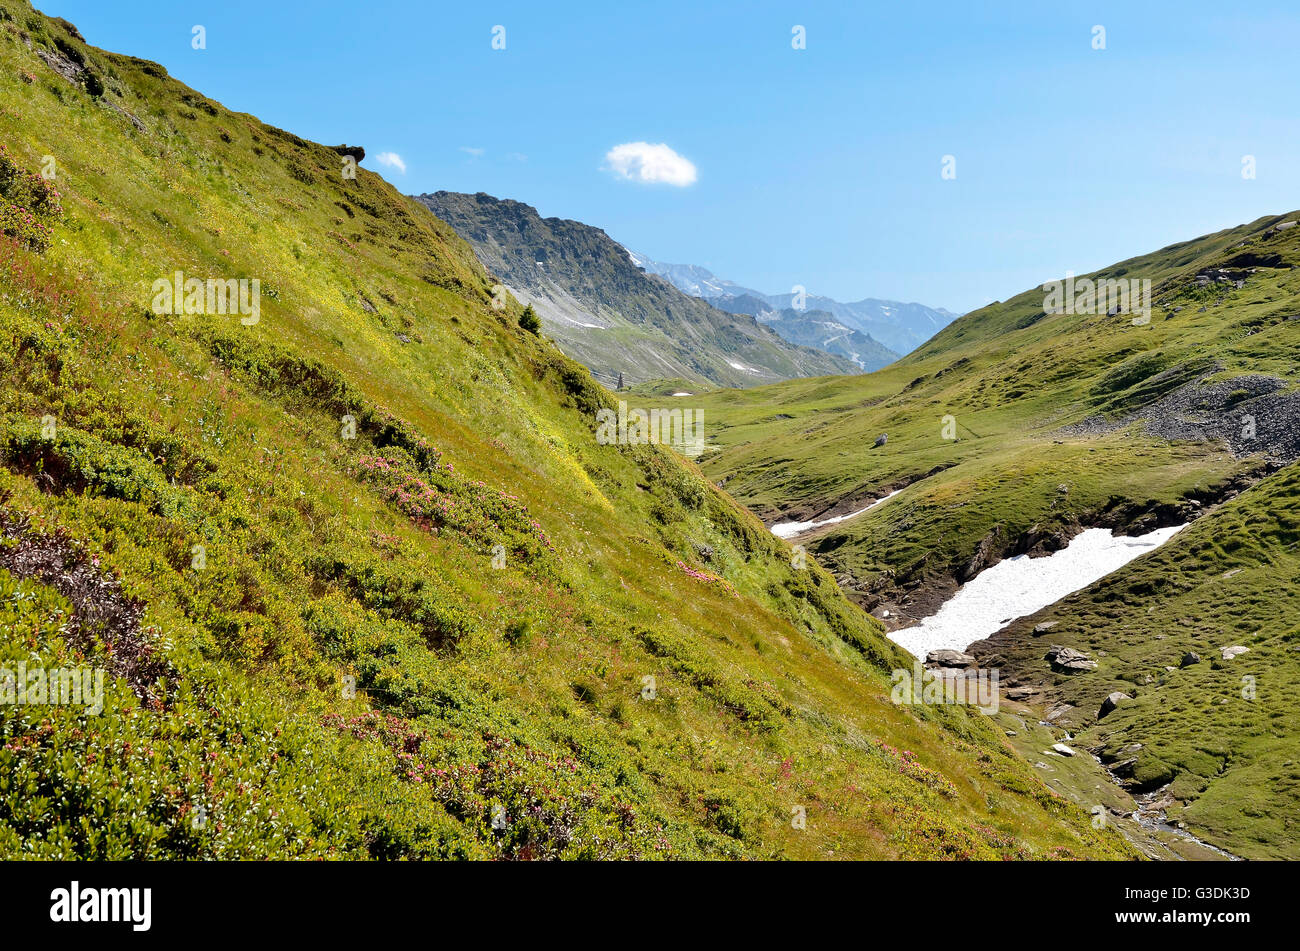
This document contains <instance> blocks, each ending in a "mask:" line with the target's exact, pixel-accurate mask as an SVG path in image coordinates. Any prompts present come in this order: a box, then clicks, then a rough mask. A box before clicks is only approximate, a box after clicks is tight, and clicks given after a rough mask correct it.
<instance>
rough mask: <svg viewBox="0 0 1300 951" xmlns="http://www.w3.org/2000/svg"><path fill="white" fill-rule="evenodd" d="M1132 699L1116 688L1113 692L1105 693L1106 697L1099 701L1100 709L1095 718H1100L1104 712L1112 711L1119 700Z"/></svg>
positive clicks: (1118, 703)
mask: <svg viewBox="0 0 1300 951" xmlns="http://www.w3.org/2000/svg"><path fill="white" fill-rule="evenodd" d="M1132 699H1133V698H1132V697H1130V696H1129V695H1128V694H1126V693H1121V692H1120V691H1118V690H1116V691H1114V692H1113V693H1109V694H1107V695H1106V699H1105V700H1103V701H1102V702H1101V709H1100V710H1098V711H1097V719H1098V720H1100V719H1101V718H1102V717H1104V716H1105V715H1106V714H1108V713H1110V712H1111V711H1113V710H1114V709H1115V708H1116V707H1118V706H1119V705H1120V702H1121V701H1123V700H1132Z"/></svg>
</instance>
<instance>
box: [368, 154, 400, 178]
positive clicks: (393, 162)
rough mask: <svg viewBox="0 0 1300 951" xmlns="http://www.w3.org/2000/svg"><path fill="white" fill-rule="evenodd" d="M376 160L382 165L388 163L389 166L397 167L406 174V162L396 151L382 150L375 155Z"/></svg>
mask: <svg viewBox="0 0 1300 951" xmlns="http://www.w3.org/2000/svg"><path fill="white" fill-rule="evenodd" d="M375 161H376V162H378V163H379V164H380V165H387V166H388V167H389V168H395V169H397V170H398V171H399V172H401V173H402V174H403V175H405V174H406V163H405V162H404V161H402V157H401V156H400V155H398V154H397V153H396V152H380V153H379V154H378V155H376V156H375Z"/></svg>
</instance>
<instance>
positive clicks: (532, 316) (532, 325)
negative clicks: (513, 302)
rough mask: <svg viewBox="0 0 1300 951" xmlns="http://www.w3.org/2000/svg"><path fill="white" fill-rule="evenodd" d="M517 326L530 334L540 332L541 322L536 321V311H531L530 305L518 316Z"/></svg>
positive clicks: (531, 306)
mask: <svg viewBox="0 0 1300 951" xmlns="http://www.w3.org/2000/svg"><path fill="white" fill-rule="evenodd" d="M519 326H520V327H523V328H524V330H527V331H528V332H529V333H532V334H535V333H540V332H541V329H542V322H541V321H540V320H538V319H537V311H535V310H533V305H532V304H529V305H528V306H527V307H525V308H524V312H523V313H522V314H520V315H519Z"/></svg>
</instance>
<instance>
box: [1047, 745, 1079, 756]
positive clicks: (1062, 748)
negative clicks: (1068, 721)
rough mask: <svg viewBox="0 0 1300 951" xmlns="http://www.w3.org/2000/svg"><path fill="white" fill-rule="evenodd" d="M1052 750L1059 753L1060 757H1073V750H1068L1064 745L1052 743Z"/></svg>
mask: <svg viewBox="0 0 1300 951" xmlns="http://www.w3.org/2000/svg"><path fill="white" fill-rule="evenodd" d="M1052 749H1054V750H1056V752H1058V753H1060V754H1061V755H1062V756H1073V755H1074V750H1072V749H1070V748H1069V747H1068V746H1066V745H1065V744H1064V743H1053V744H1052Z"/></svg>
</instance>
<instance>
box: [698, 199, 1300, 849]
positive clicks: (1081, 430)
mask: <svg viewBox="0 0 1300 951" xmlns="http://www.w3.org/2000/svg"><path fill="white" fill-rule="evenodd" d="M1297 217H1298V216H1297V215H1295V214H1290V215H1282V216H1278V217H1270V218H1264V219H1261V220H1259V221H1255V222H1252V223H1250V224H1248V225H1243V226H1241V227H1238V228H1233V229H1230V230H1227V231H1223V232H1220V233H1218V234H1213V235H1208V236H1206V237H1203V238H1199V239H1197V240H1195V241H1189V242H1186V243H1184V244H1180V245H1175V246H1172V247H1169V248H1165V249H1163V250H1161V251H1158V252H1156V253H1155V254H1151V255H1147V256H1145V257H1141V258H1135V259H1133V260H1130V261H1126V262H1123V263H1121V264H1118V265H1115V266H1114V267H1113V268H1110V269H1109V270H1108V271H1106V272H1101V273H1100V274H1096V275H1091V276H1090V277H1091V278H1092V279H1102V278H1115V279H1119V278H1123V279H1125V280H1127V279H1139V280H1142V279H1149V280H1150V281H1151V286H1152V292H1153V294H1152V296H1153V298H1154V300H1153V307H1152V311H1151V314H1150V321H1149V322H1142V320H1141V315H1135V314H1134V313H1131V312H1116V311H1115V310H1114V308H1113V307H1111V306H1104V305H1103V306H1102V307H1099V308H1097V313H1073V314H1071V313H1048V312H1047V310H1046V309H1045V292H1044V290H1043V289H1041V288H1036V289H1033V290H1031V291H1028V292H1026V293H1024V294H1021V295H1019V296H1018V297H1015V298H1013V299H1011V300H1010V301H1007V302H1005V303H997V304H993V305H990V306H989V307H986V308H984V309H983V310H980V311H977V312H975V313H972V314H969V315H967V316H966V317H963V318H960V319H958V320H957V321H955V322H954V323H953V324H952V325H951V326H949V327H947V328H945V329H944V330H943V331H941V332H940V333H939V334H938V335H936V336H935V337H934V339H933V340H931V341H930V342H929V343H927V344H926V345H924V346H922V347H921V348H920V349H919V350H918V351H917V352H915V353H914V354H912V355H910V356H908V357H906V358H905V359H903V360H902V361H900V362H899V363H897V364H895V365H893V366H891V367H888V368H886V369H885V370H882V371H880V372H878V373H874V374H870V375H868V376H864V377H856V378H848V379H825V380H811V381H794V382H789V383H785V384H780V385H777V386H773V387H763V388H760V389H758V390H754V391H746V392H735V391H726V392H718V393H713V394H708V395H705V396H703V397H701V398H700V400H699V401H700V402H701V403H702V405H703V406H704V407H705V412H706V414H707V413H710V412H711V413H712V418H713V419H714V420H715V421H716V422H717V423H718V426H719V427H720V430H719V431H718V433H717V441H718V443H719V444H720V447H721V448H720V451H718V452H716V453H713V454H711V455H710V456H708V457H706V458H705V459H703V460H701V461H702V465H703V467H704V471H705V472H706V473H707V474H708V475H709V476H710V477H711V478H713V479H715V480H718V481H721V482H724V483H725V485H726V488H727V490H728V492H730V493H732V494H733V495H734V496H735V497H737V498H738V499H740V500H742V501H744V502H746V503H747V504H749V505H750V506H751V507H753V508H754V509H755V510H756V511H758V512H759V513H760V514H761V515H762V516H763V517H764V518H765V519H767V520H768V521H769V522H770V521H777V520H780V521H789V520H795V519H798V520H810V519H819V518H825V517H826V516H829V515H837V514H843V513H848V512H852V511H856V510H858V509H861V508H862V507H864V506H865V505H866V504H867V503H868V502H869V501H870V500H873V499H878V498H880V497H882V496H884V495H886V494H887V493H889V492H891V491H894V490H898V489H901V490H902V491H901V492H899V494H898V495H897V497H895V498H892V499H890V500H889V501H888V502H887V503H885V504H882V505H880V506H879V507H877V508H874V509H872V511H870V512H868V513H866V514H864V515H862V516H860V517H857V518H853V519H849V520H846V521H842V522H838V523H836V524H835V525H833V526H830V527H828V528H825V529H821V530H819V531H814V533H813V534H812V535H811V536H807V537H802V538H799V539H796V540H797V541H802V542H803V543H805V544H806V545H807V546H808V547H809V550H810V551H811V552H812V553H814V554H815V555H816V557H817V558H818V560H819V561H820V562H821V563H822V564H823V565H824V566H827V567H829V568H830V569H831V570H832V571H833V572H834V573H835V574H836V575H837V577H838V579H839V580H840V582H841V583H842V585H843V586H844V587H845V588H846V589H847V590H849V591H850V592H851V594H852V595H853V597H854V598H855V599H856V600H857V601H858V602H859V603H860V604H862V605H863V606H865V607H867V608H869V609H871V610H874V611H876V612H877V613H878V614H882V615H883V613H884V611H886V610H888V611H889V612H890V618H889V620H888V623H890V624H895V625H902V624H905V623H907V622H908V621H909V620H910V619H912V618H920V617H924V616H926V615H928V614H930V613H932V612H933V611H934V610H935V608H936V607H937V606H938V604H939V603H940V602H942V601H943V600H944V599H945V598H946V597H947V596H948V595H949V594H950V593H951V592H952V591H953V590H954V589H955V588H956V587H957V585H958V584H959V583H960V582H964V581H966V580H968V579H969V578H971V577H973V576H974V575H976V574H978V573H979V571H981V570H982V569H983V568H985V567H988V566H989V565H991V564H993V563H995V562H996V561H998V560H999V559H1001V558H1003V557H1005V556H1008V555H1011V554H1017V553H1024V552H1028V553H1031V554H1047V553H1050V552H1052V551H1055V550H1057V549H1059V548H1061V547H1063V546H1064V545H1065V544H1067V543H1068V541H1069V540H1070V539H1071V538H1072V537H1073V536H1074V535H1075V534H1077V533H1078V532H1079V531H1080V530H1081V529H1082V528H1085V527H1089V526H1103V527H1111V528H1115V529H1118V530H1123V531H1126V532H1131V533H1137V532H1140V531H1145V530H1150V529H1154V528H1156V527H1160V526H1164V525H1173V524H1180V523H1183V522H1188V521H1193V520H1195V519H1198V518H1202V517H1203V520H1202V521H1199V522H1197V523H1196V524H1195V525H1194V526H1193V528H1191V529H1188V530H1187V531H1185V532H1183V533H1181V534H1179V535H1178V536H1176V537H1175V538H1174V539H1173V540H1172V541H1171V542H1169V543H1168V544H1167V545H1166V547H1165V548H1163V549H1161V551H1160V552H1159V553H1157V554H1156V555H1155V556H1153V557H1152V558H1148V559H1143V560H1139V561H1138V562H1135V563H1134V564H1132V565H1130V566H1128V567H1127V568H1125V569H1123V570H1121V571H1120V572H1118V573H1117V574H1116V575H1115V576H1114V579H1113V580H1112V581H1111V582H1106V583H1103V584H1100V585H1097V586H1094V587H1093V588H1091V589H1089V590H1088V591H1086V592H1084V593H1082V594H1080V595H1079V596H1078V597H1076V598H1074V599H1071V600H1069V601H1067V602H1064V604H1063V605H1061V606H1058V608H1054V609H1049V610H1048V611H1047V612H1044V613H1043V614H1042V615H1041V616H1039V617H1037V618H1033V619H1030V620H1029V622H1025V623H1021V624H1017V625H1013V626H1012V628H1011V629H1010V631H1008V632H1007V633H1006V635H1005V636H999V637H995V638H994V639H992V640H991V641H990V642H989V643H988V644H986V645H984V649H983V650H982V651H981V652H980V653H982V655H983V656H984V658H985V661H986V662H987V663H990V664H1004V665H1005V670H1004V674H1005V675H1009V676H1010V675H1014V676H1015V677H1017V678H1020V679H1021V680H1022V681H1023V682H1025V683H1028V684H1033V685H1037V686H1038V687H1041V688H1042V690H1043V692H1042V694H1041V695H1040V699H1041V700H1042V704H1043V706H1044V707H1045V708H1046V707H1047V706H1050V705H1055V704H1058V703H1062V702H1064V703H1068V704H1070V705H1071V709H1070V710H1067V711H1065V712H1064V713H1062V712H1061V711H1059V710H1058V711H1056V713H1057V716H1056V717H1054V718H1053V719H1054V722H1057V723H1059V725H1060V727H1061V730H1064V729H1065V728H1067V727H1068V728H1072V729H1075V730H1082V729H1087V728H1089V727H1090V726H1092V725H1094V724H1097V723H1098V717H1097V714H1098V712H1099V705H1100V703H1101V700H1102V699H1103V698H1105V696H1106V695H1107V694H1109V693H1111V692H1113V691H1116V690H1120V691H1122V692H1128V693H1132V692H1133V691H1137V696H1138V700H1139V702H1138V704H1135V706H1134V708H1133V709H1132V710H1128V709H1123V710H1121V711H1119V712H1116V713H1113V714H1111V717H1110V718H1108V719H1106V720H1105V721H1104V723H1102V724H1101V725H1099V726H1096V728H1095V731H1094V732H1091V733H1088V734H1087V737H1088V738H1089V739H1090V741H1091V742H1093V743H1094V744H1095V746H1096V748H1098V749H1100V750H1103V751H1104V752H1105V754H1106V755H1107V756H1119V761H1120V762H1123V761H1125V760H1128V759H1135V760H1136V763H1127V764H1125V766H1124V771H1127V775H1126V776H1121V777H1120V778H1121V779H1122V780H1123V781H1124V782H1125V783H1126V785H1128V786H1129V787H1130V788H1131V789H1132V790H1133V791H1135V792H1137V793H1139V794H1143V795H1145V794H1147V793H1151V794H1155V793H1156V792H1157V790H1159V791H1161V792H1160V795H1161V796H1165V795H1166V794H1167V796H1169V797H1172V799H1170V800H1168V805H1169V808H1168V814H1169V815H1170V816H1171V817H1174V816H1176V815H1177V816H1179V817H1180V818H1181V819H1183V820H1184V821H1186V822H1187V823H1188V826H1189V828H1193V829H1194V830H1196V831H1197V834H1198V835H1202V836H1204V837H1206V838H1207V839H1208V840H1209V841H1211V842H1214V843H1216V844H1218V845H1220V846H1221V847H1223V848H1227V849H1229V850H1230V851H1238V850H1239V852H1240V854H1245V855H1252V856H1261V857H1262V856H1278V855H1286V856H1288V857H1297V855H1298V854H1300V853H1297V852H1296V846H1295V842H1296V839H1295V836H1294V828H1295V823H1296V822H1297V821H1300V811H1298V810H1300V799H1297V797H1295V796H1294V795H1291V794H1286V793H1284V792H1280V791H1279V790H1284V789H1286V788H1288V784H1293V783H1294V780H1295V767H1294V760H1293V755H1294V737H1295V735H1296V734H1297V732H1298V728H1300V724H1297V722H1296V720H1295V717H1294V714H1293V712H1291V711H1290V707H1289V705H1287V703H1286V701H1285V699H1284V698H1285V697H1288V696H1289V693H1287V687H1286V685H1287V684H1290V683H1292V682H1293V681H1295V680H1296V679H1297V678H1298V677H1300V656H1297V655H1296V653H1295V652H1294V651H1292V650H1291V649H1290V648H1289V647H1288V646H1287V644H1288V639H1289V638H1293V637H1294V636H1295V631H1294V628H1295V627H1296V625H1297V623H1300V613H1297V611H1296V610H1295V609H1294V606H1293V605H1292V604H1291V600H1290V599H1289V598H1287V597H1279V592H1280V590H1281V589H1280V588H1279V585H1281V584H1282V583H1283V579H1288V578H1290V579H1293V577H1294V568H1295V564H1294V558H1295V552H1294V550H1293V548H1294V545H1295V542H1296V541H1297V539H1296V538H1295V537H1293V536H1294V530H1293V529H1294V526H1290V524H1289V521H1288V519H1289V516H1288V515H1287V514H1286V512H1287V510H1286V508H1285V507H1284V506H1282V505H1281V504H1280V500H1281V499H1283V498H1284V497H1285V496H1286V494H1287V493H1286V490H1285V487H1286V486H1289V485H1291V483H1292V482H1293V481H1294V478H1295V475H1294V471H1293V467H1292V468H1285V467H1287V466H1289V465H1290V464H1291V463H1292V462H1293V461H1294V460H1295V459H1296V458H1297V456H1298V455H1300V394H1297V393H1296V381H1297V379H1300V360H1298V359H1297V353H1298V352H1300V350H1298V349H1297V348H1298V347H1300V270H1296V265H1297V264H1300V228H1296V227H1294V225H1293V222H1294V221H1295V220H1296V218H1297ZM1135 319H1136V322H1135ZM881 435H885V436H887V439H885V440H884V441H883V443H881V444H880V445H877V442H878V437H880V436H881ZM1279 469H1280V470H1281V471H1279ZM1271 473H1276V474H1275V475H1272V477H1271V478H1270V479H1267V480H1266V481H1261V480H1264V479H1266V477H1268V476H1269V475H1270V474H1271ZM1269 493H1271V495H1270V494H1269ZM1268 499H1273V501H1268ZM1220 506H1221V508H1220ZM1207 512H1208V513H1210V514H1208V515H1205V514H1204V513H1207ZM1236 569H1241V571H1240V573H1238V574H1235V575H1232V576H1231V577H1230V578H1229V576H1227V575H1226V574H1225V573H1227V572H1231V571H1235V570H1236ZM1117 592H1119V593H1118V594H1117ZM1049 617H1050V619H1051V620H1056V621H1058V623H1059V626H1058V627H1056V628H1053V629H1051V631H1052V633H1051V637H1050V639H1047V640H1045V637H1044V636H1039V637H1037V638H1035V637H1033V636H1032V627H1033V626H1034V624H1036V623H1037V622H1039V621H1043V620H1046V619H1048V618H1049ZM1252 638H1258V639H1259V640H1258V644H1259V647H1258V648H1252V653H1251V654H1247V655H1245V656H1244V657H1240V658H1238V659H1237V660H1235V661H1234V662H1232V663H1224V662H1220V661H1219V660H1218V658H1219V654H1220V649H1221V648H1222V647H1225V646H1234V645H1237V646H1249V645H1250V644H1252V643H1256V641H1254V640H1252ZM1243 639H1244V640H1243ZM1220 641H1222V642H1223V643H1220ZM1051 644H1064V645H1069V646H1076V647H1079V648H1081V649H1086V650H1090V651H1092V652H1094V653H1093V655H1092V656H1094V657H1095V658H1096V659H1097V660H1098V661H1099V663H1100V667H1099V669H1098V670H1096V671H1090V672H1088V673H1085V674H1082V675H1071V676H1068V677H1067V676H1065V675H1058V674H1054V673H1053V672H1052V671H1051V669H1050V666H1049V664H1048V663H1047V661H1046V660H1045V658H1044V656H1043V655H1044V654H1045V652H1046V651H1047V649H1048V647H1049V646H1051ZM1265 644H1268V645H1271V646H1269V647H1268V649H1267V655H1266V652H1265V649H1264V647H1263V645H1265ZM1187 651H1192V652H1199V654H1200V656H1201V657H1202V658H1204V660H1205V664H1204V666H1199V667H1192V668H1190V670H1191V671H1192V672H1191V673H1178V672H1170V671H1166V670H1165V667H1166V666H1170V665H1172V666H1174V667H1177V665H1178V663H1179V659H1180V658H1181V657H1182V655H1183V653H1185V652H1187ZM1265 656H1267V657H1268V658H1269V667H1268V673H1267V676H1265V674H1264V672H1263V670H1262V668H1260V665H1261V664H1262V663H1264V657H1265ZM1212 659H1213V660H1215V661H1216V663H1215V664H1213V665H1212V664H1211V663H1210V661H1211V660H1212ZM1247 667H1249V668H1251V670H1253V671H1254V672H1255V675H1256V676H1258V677H1259V681H1260V683H1261V684H1262V683H1264V682H1265V681H1268V682H1270V683H1272V684H1273V685H1274V686H1273V687H1272V688H1271V689H1275V690H1278V691H1280V692H1279V693H1277V694H1274V695H1273V701H1272V704H1270V703H1269V702H1267V701H1265V700H1264V699H1263V697H1264V694H1263V692H1262V690H1261V692H1260V694H1259V699H1257V700H1251V701H1247V700H1245V699H1244V698H1242V697H1240V696H1239V695H1238V693H1239V688H1240V686H1241V685H1240V683H1238V680H1239V674H1240V673H1241V672H1243V671H1245V668H1247ZM1257 668H1260V669H1257ZM1246 672H1249V671H1246ZM1148 677H1149V678H1150V679H1149V680H1148ZM1234 685H1235V688H1236V689H1237V691H1238V693H1232V692H1231V690H1230V689H1229V688H1232V687H1233V686H1234ZM1230 694H1231V695H1230ZM1175 696H1177V698H1178V699H1177V700H1175V699H1174V697H1175ZM1234 697H1235V699H1233V698H1234ZM1225 698H1227V699H1226V700H1225ZM1058 735H1060V734H1059V733H1058ZM1287 737H1290V738H1291V739H1290V740H1287V739H1286V738H1287ZM1134 743H1141V744H1142V746H1141V748H1140V749H1137V748H1132V747H1133V744H1134ZM1288 744H1289V745H1290V750H1291V753H1290V754H1288V752H1287V748H1288ZM1122 749H1129V752H1128V754H1127V755H1123V756H1120V751H1121V750H1122ZM1134 754H1136V756H1135V755H1134ZM1135 775H1136V778H1134V777H1135ZM1170 783H1172V785H1170ZM1166 787H1168V788H1167V789H1166Z"/></svg>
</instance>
